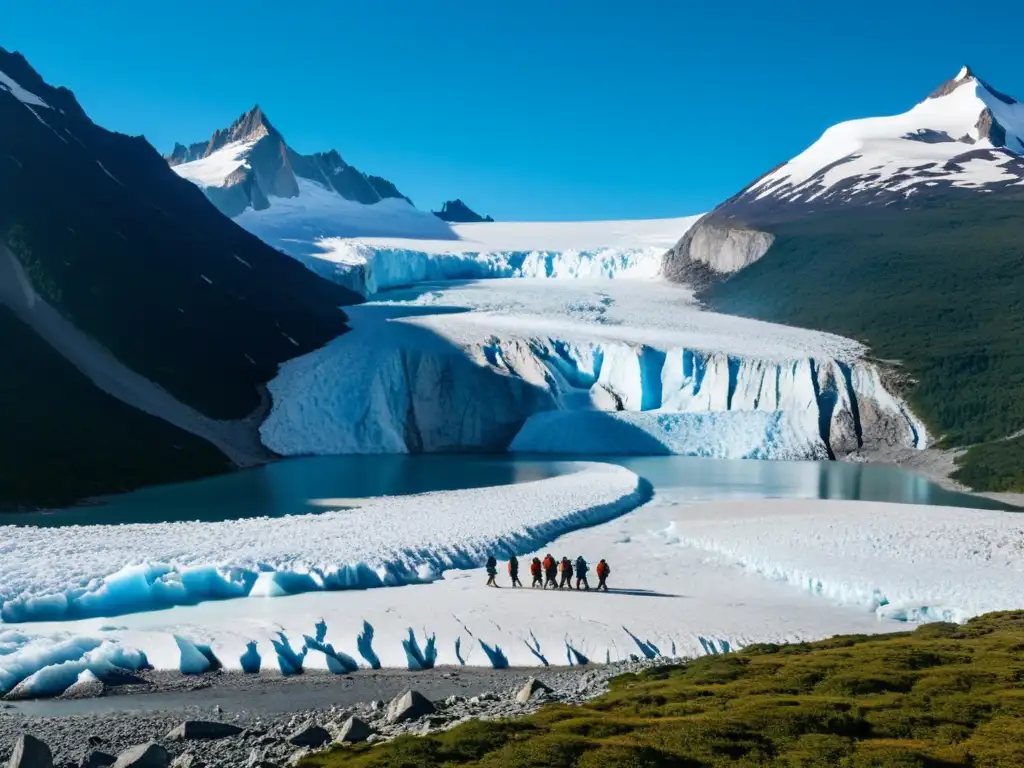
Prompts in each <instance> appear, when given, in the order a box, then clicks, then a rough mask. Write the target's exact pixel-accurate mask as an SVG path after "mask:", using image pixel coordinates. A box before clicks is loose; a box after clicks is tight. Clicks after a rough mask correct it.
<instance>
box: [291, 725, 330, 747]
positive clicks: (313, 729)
mask: <svg viewBox="0 0 1024 768" xmlns="http://www.w3.org/2000/svg"><path fill="white" fill-rule="evenodd" d="M330 740H331V734H330V733H328V732H327V729H326V728H321V727H320V726H319V725H314V724H307V725H305V726H303V727H302V728H300V729H299V730H298V731H296V732H295V733H293V734H292V735H291V736H289V737H288V742H289V743H290V744H294V745H295V746H297V747H310V748H312V749H316V748H317V747H322V746H323V745H324V744H326V743H327V742H329V741H330Z"/></svg>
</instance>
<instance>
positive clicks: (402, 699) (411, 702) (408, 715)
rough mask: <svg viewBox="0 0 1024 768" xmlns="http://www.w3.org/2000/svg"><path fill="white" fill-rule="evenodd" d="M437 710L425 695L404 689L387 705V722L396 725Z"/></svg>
mask: <svg viewBox="0 0 1024 768" xmlns="http://www.w3.org/2000/svg"><path fill="white" fill-rule="evenodd" d="M436 711H437V709H436V708H435V707H434V705H433V704H432V703H431V702H430V699H428V698H427V697H426V696H424V695H423V694H422V693H420V692H419V691H406V692H405V693H403V694H402V695H401V696H396V697H395V699H394V700H393V701H392V702H391V704H390V705H388V717H387V720H388V723H389V724H391V725H396V724H398V723H404V722H407V721H409V720H418V719H419V718H421V717H425V716H426V715H432V714H434V713H435V712H436Z"/></svg>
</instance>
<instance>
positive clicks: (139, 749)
mask: <svg viewBox="0 0 1024 768" xmlns="http://www.w3.org/2000/svg"><path fill="white" fill-rule="evenodd" d="M170 765H171V756H170V755H169V754H167V750H166V749H164V748H163V747H161V746H160V745H159V744H157V743H156V742H155V741H150V742H148V743H146V744H136V745H135V746H134V747H131V748H129V749H126V750H125V751H124V752H122V753H121V754H120V755H118V756H117V762H116V763H114V768H170Z"/></svg>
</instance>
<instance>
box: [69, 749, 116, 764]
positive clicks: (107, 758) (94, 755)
mask: <svg viewBox="0 0 1024 768" xmlns="http://www.w3.org/2000/svg"><path fill="white" fill-rule="evenodd" d="M116 762H117V758H116V757H114V756H113V755H109V754H107V753H106V752H102V751H100V750H98V749H94V750H92V751H91V752H89V754H87V755H86V756H85V757H83V758H82V760H81V762H79V764H78V768H107V766H110V765H113V764H114V763H116Z"/></svg>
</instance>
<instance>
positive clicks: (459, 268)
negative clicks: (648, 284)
mask: <svg viewBox="0 0 1024 768" xmlns="http://www.w3.org/2000/svg"><path fill="white" fill-rule="evenodd" d="M318 245H319V247H320V248H322V249H323V253H317V254H314V255H312V256H308V255H304V256H303V257H302V261H303V263H304V264H306V266H307V267H309V268H310V269H312V270H313V271H314V272H316V273H317V274H319V275H321V276H323V277H326V278H328V279H329V280H333V281H335V282H338V283H341V284H342V285H344V286H345V287H347V288H351V289H352V290H354V291H356V292H357V293H361V294H362V295H364V296H371V295H373V294H377V293H380V292H382V291H386V290H388V289H392V288H402V287H406V286H410V285H415V284H417V283H425V282H436V281H440V280H487V279H497V278H551V279H595V278H605V279H613V278H620V279H634V280H637V279H639V280H653V279H655V278H657V277H658V276H659V275H660V274H661V262H662V256H663V255H664V249H663V248H658V247H642V248H623V249H620V248H598V249H579V250H577V249H569V250H564V251H553V250H529V251H493V252H488V251H464V250H453V251H450V252H444V253H430V252H427V251H421V250H413V249H406V248H378V247H373V246H369V245H366V244H365V243H360V242H358V241H352V240H346V239H341V238H326V239H324V240H321V241H319V242H318Z"/></svg>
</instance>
